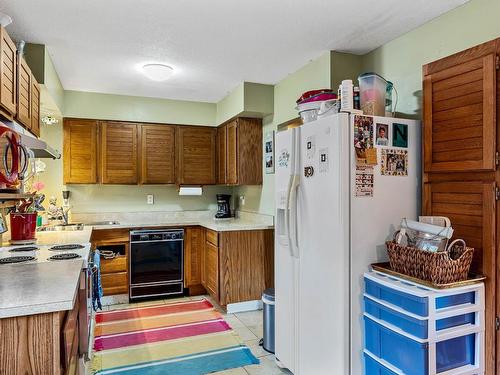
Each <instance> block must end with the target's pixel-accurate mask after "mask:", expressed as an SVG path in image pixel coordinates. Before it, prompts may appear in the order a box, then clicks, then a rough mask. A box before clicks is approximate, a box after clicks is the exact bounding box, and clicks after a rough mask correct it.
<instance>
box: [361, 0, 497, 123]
mask: <svg viewBox="0 0 500 375" xmlns="http://www.w3.org/2000/svg"><path fill="white" fill-rule="evenodd" d="M499 16H500V1H498V0H471V1H470V2H468V3H466V4H465V5H462V6H461V7H458V8H456V9H454V10H452V11H450V12H448V13H445V14H444V15H442V16H440V17H438V18H435V19H434V20H432V21H430V22H428V23H426V24H425V25H423V26H421V27H419V28H417V29H415V30H413V31H411V32H409V33H407V34H405V35H402V36H401V37H399V38H397V39H395V40H393V41H391V42H389V43H387V44H385V45H383V46H382V47H380V48H377V49H376V50H374V51H373V52H371V53H369V54H367V55H365V56H364V57H363V68H364V69H365V70H366V71H375V72H377V73H379V74H381V75H382V76H384V77H385V78H386V79H388V80H390V81H392V82H393V83H394V85H395V87H396V88H397V90H398V93H399V104H398V108H397V112H400V113H401V116H409V117H417V118H420V117H421V96H422V65H424V64H426V63H429V62H432V61H434V60H437V59H439V58H442V57H445V56H448V55H450V54H453V53H455V52H459V51H462V50H464V49H467V48H469V47H472V46H474V45H476V44H480V43H483V42H486V41H488V40H491V39H494V38H497V37H499V36H500V21H499Z"/></svg>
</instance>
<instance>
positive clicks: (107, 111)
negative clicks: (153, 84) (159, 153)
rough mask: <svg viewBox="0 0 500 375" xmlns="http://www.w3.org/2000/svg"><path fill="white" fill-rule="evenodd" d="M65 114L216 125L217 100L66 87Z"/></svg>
mask: <svg viewBox="0 0 500 375" xmlns="http://www.w3.org/2000/svg"><path fill="white" fill-rule="evenodd" d="M64 116H65V117H78V118H94V119H99V120H122V121H137V122H158V123H166V124H184V125H209V126H214V125H215V123H216V121H215V118H216V117H215V116H216V105H215V104H214V103H201V102H190V101H182V100H170V99H157V98H146V97H138V96H126V95H111V94H99V93H93V92H82V91H65V93H64Z"/></svg>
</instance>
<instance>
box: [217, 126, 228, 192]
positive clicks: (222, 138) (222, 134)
mask: <svg viewBox="0 0 500 375" xmlns="http://www.w3.org/2000/svg"><path fill="white" fill-rule="evenodd" d="M226 160H227V126H226V125H224V126H221V127H219V128H218V129H217V183H218V184H220V185H225V184H226V183H227V175H226V163H227V162H226Z"/></svg>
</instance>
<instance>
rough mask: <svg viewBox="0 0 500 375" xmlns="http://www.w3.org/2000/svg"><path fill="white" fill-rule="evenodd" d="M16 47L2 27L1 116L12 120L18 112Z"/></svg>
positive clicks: (0, 55)
mask: <svg viewBox="0 0 500 375" xmlns="http://www.w3.org/2000/svg"><path fill="white" fill-rule="evenodd" d="M16 51H17V50H16V45H15V44H14V42H13V41H12V39H10V37H9V35H8V34H7V31H6V30H5V29H4V28H3V27H0V114H1V115H3V116H4V117H6V118H7V119H9V120H12V119H13V117H14V116H15V115H16V112H17V106H16V105H17V104H16V103H17V90H16V81H17V62H16Z"/></svg>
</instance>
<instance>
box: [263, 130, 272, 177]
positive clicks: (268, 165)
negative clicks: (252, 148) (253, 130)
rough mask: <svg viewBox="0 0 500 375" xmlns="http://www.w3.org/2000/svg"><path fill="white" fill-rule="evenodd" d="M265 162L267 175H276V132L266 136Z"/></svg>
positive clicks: (268, 133)
mask: <svg viewBox="0 0 500 375" xmlns="http://www.w3.org/2000/svg"><path fill="white" fill-rule="evenodd" d="M264 162H265V163H266V173H267V174H272V173H274V130H273V131H269V132H267V133H266V134H265V135H264Z"/></svg>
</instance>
